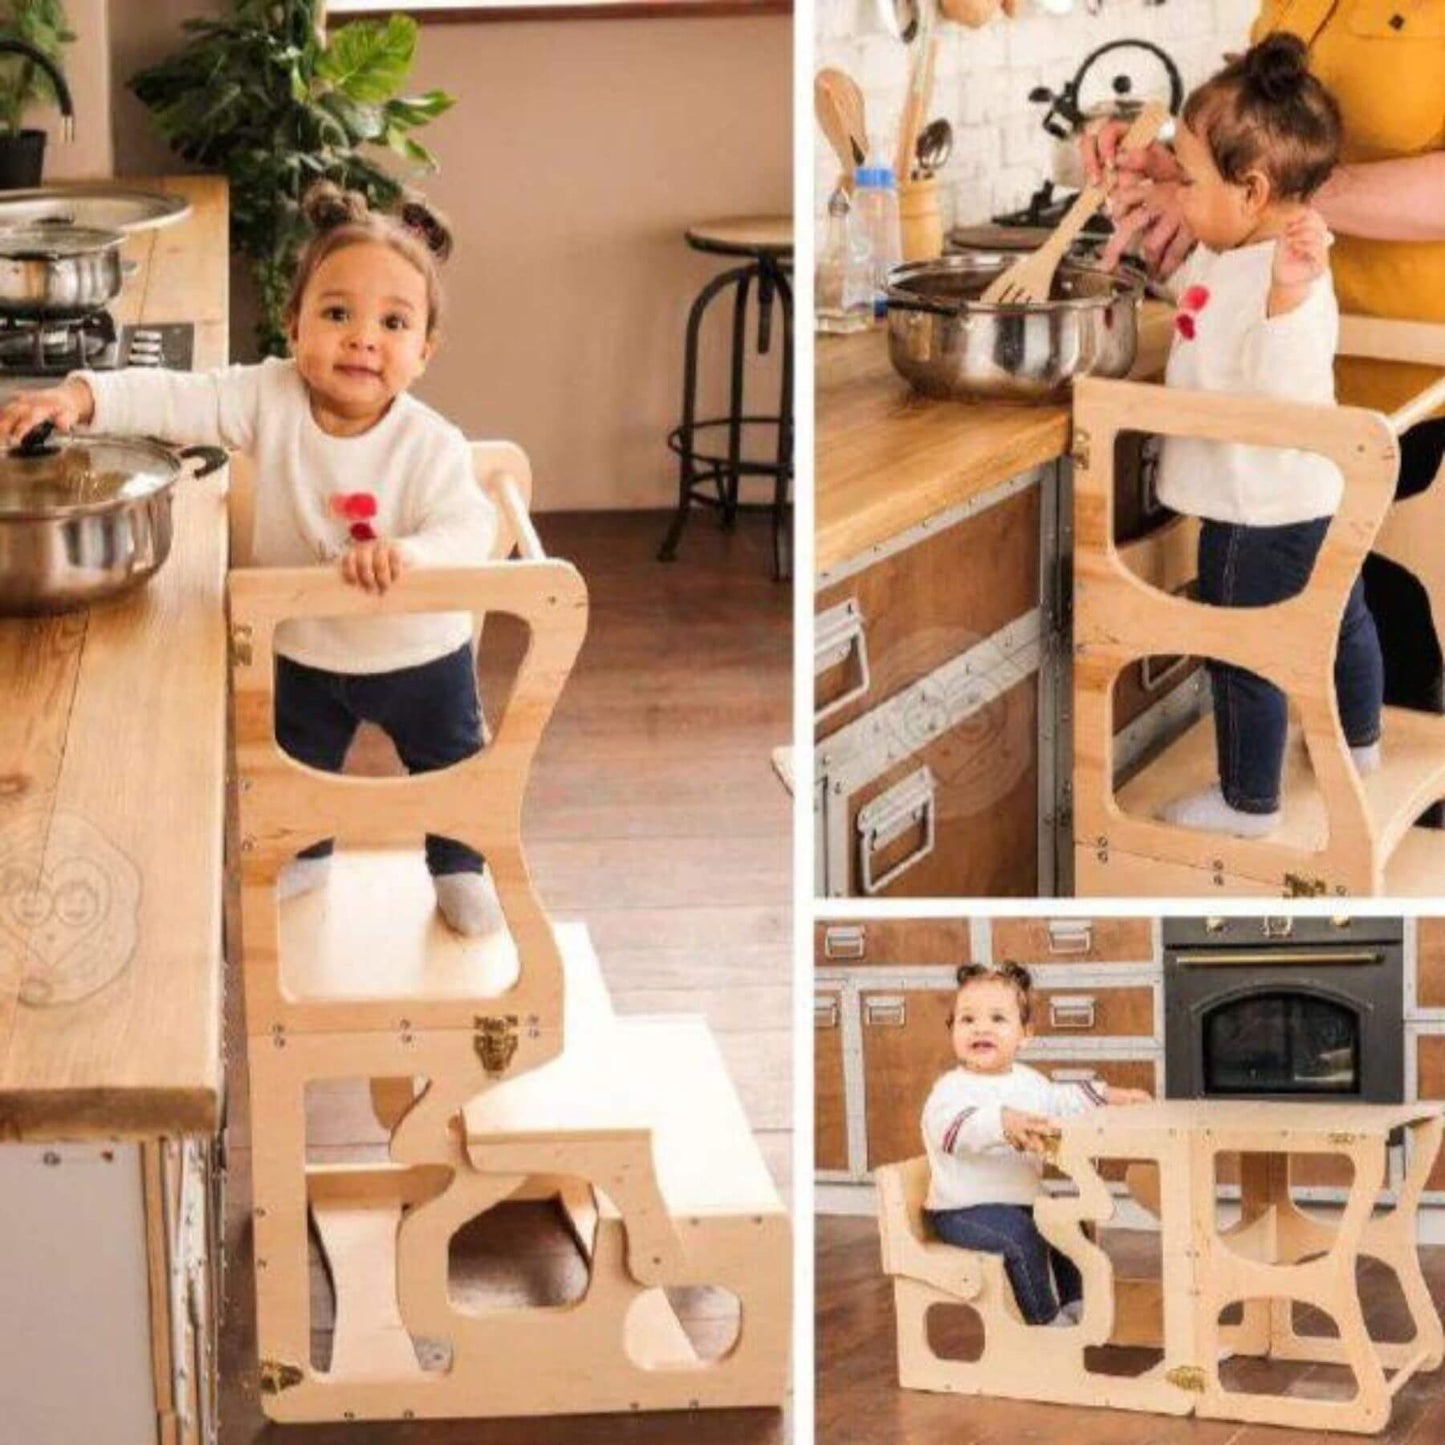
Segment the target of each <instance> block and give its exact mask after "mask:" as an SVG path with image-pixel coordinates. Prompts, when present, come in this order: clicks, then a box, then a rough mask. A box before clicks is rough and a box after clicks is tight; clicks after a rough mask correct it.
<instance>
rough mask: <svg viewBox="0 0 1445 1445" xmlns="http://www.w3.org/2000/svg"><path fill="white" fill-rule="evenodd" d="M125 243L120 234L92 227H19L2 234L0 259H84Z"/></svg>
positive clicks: (0, 233)
mask: <svg viewBox="0 0 1445 1445" xmlns="http://www.w3.org/2000/svg"><path fill="white" fill-rule="evenodd" d="M123 240H125V237H124V236H122V235H121V233H120V232H119V231H100V230H96V229H94V228H92V227H89V226H44V225H41V226H16V227H15V228H14V229H13V230H0V256H9V257H11V258H12V259H14V260H17V261H27V260H32V259H34V260H42V261H44V260H50V259H52V258H57V257H61V256H85V255H88V254H90V253H91V252H93V251H108V250H109V249H110V248H111V247H112V246H119V245H120V243H121V242H122V241H123Z"/></svg>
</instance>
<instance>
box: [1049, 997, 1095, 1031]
mask: <svg viewBox="0 0 1445 1445" xmlns="http://www.w3.org/2000/svg"><path fill="white" fill-rule="evenodd" d="M1049 1026H1050V1027H1051V1028H1056V1029H1091V1028H1093V1027H1094V996H1093V995H1092V994H1088V993H1060V994H1055V995H1054V997H1053V998H1051V999H1050V1000H1049Z"/></svg>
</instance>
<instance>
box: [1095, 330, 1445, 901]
mask: <svg viewBox="0 0 1445 1445" xmlns="http://www.w3.org/2000/svg"><path fill="white" fill-rule="evenodd" d="M1340 349H1341V352H1342V353H1343V354H1345V355H1353V356H1365V357H1372V358H1377V359H1382V360H1389V361H1418V362H1424V363H1426V364H1428V365H1431V366H1435V367H1440V368H1442V369H1445V326H1430V325H1423V324H1419V323H1414V322H1390V321H1373V320H1371V321H1364V320H1361V319H1359V318H1347V320H1346V324H1345V325H1344V326H1343V328H1342V331H1341V348H1340ZM1442 404H1445V378H1441V379H1440V380H1439V381H1437V382H1435V383H1434V384H1433V385H1432V386H1430V387H1429V388H1427V389H1426V390H1425V391H1424V392H1422V393H1421V394H1420V395H1419V396H1417V397H1415V398H1414V399H1413V400H1412V401H1410V402H1408V403H1407V404H1406V405H1405V406H1403V407H1401V408H1400V409H1399V410H1398V411H1396V412H1395V413H1393V414H1392V415H1390V416H1384V415H1382V414H1381V413H1379V412H1374V411H1368V410H1365V409H1363V408H1358V407H1346V406H1340V407H1321V406H1304V405H1297V404H1287V403H1284V402H1278V401H1274V400H1270V399H1257V398H1250V397H1239V396H1225V395H1219V394H1215V393H1208V392H1183V391H1175V390H1165V389H1164V388H1161V387H1158V386H1146V385H1141V384H1139V383H1135V382H1117V381H1102V380H1099V379H1097V378H1092V377H1091V378H1087V379H1085V380H1083V381H1080V382H1079V383H1077V385H1076V386H1075V390H1074V442H1073V458H1074V713H1075V724H1074V728H1075V731H1074V840H1075V841H1074V848H1075V853H1074V880H1075V890H1076V892H1077V893H1078V894H1079V895H1080V896H1086V897H1092V896H1103V895H1113V896H1150V897H1167V896H1176V895H1180V894H1194V895H1199V894H1206V893H1211V892H1216V891H1219V892H1230V893H1259V894H1273V895H1275V896H1279V895H1286V896H1288V895H1302V894H1366V895H1381V894H1389V895H1392V896H1393V895H1422V894H1426V895H1435V894H1439V893H1440V892H1442V891H1445V832H1439V831H1434V830H1428V829H1423V828H1418V827H1416V826H1414V825H1415V822H1416V819H1417V818H1418V817H1419V816H1420V814H1421V813H1422V812H1424V811H1425V810H1426V809H1427V808H1428V807H1429V806H1430V805H1431V804H1432V803H1434V802H1436V801H1437V800H1438V799H1440V798H1441V797H1445V718H1440V717H1434V716H1428V715H1422V714H1419V713H1410V712H1406V711H1404V710H1402V709H1397V708H1387V709H1386V711H1385V720H1384V738H1383V744H1382V754H1383V759H1384V762H1383V766H1382V767H1381V769H1380V771H1379V772H1378V773H1375V774H1373V775H1371V776H1370V777H1368V778H1364V779H1362V778H1360V777H1359V776H1358V775H1357V773H1356V772H1355V769H1354V766H1353V764H1352V763H1351V761H1350V756H1349V750H1348V748H1347V746H1346V744H1345V739H1344V735H1343V733H1342V732H1341V730H1340V723H1339V716H1338V710H1337V707H1336V703H1335V688H1334V662H1335V651H1336V644H1337V641H1338V635H1339V626H1340V618H1341V617H1342V616H1343V613H1344V607H1345V600H1346V598H1347V596H1348V595H1349V590H1350V588H1351V586H1352V585H1353V583H1354V580H1355V578H1356V577H1357V576H1358V575H1359V572H1360V568H1361V567H1362V565H1363V563H1364V559H1365V555H1366V553H1367V552H1369V551H1370V550H1371V548H1372V547H1373V548H1374V549H1375V550H1376V551H1378V552H1380V553H1381V554H1383V555H1385V556H1387V557H1390V558H1392V559H1393V560H1396V561H1398V562H1399V563H1400V564H1401V565H1403V566H1405V567H1407V568H1409V569H1410V570H1411V571H1413V572H1414V573H1415V574H1416V576H1417V577H1418V578H1419V579H1420V581H1421V582H1422V583H1423V585H1424V587H1425V590H1426V593H1427V594H1428V596H1429V598H1430V600H1431V604H1432V608H1433V610H1434V616H1435V619H1436V624H1437V627H1438V626H1439V625H1440V624H1441V623H1442V621H1445V552H1442V550H1441V549H1440V548H1439V547H1438V546H1436V545H1434V544H1435V542H1436V540H1437V539H1438V538H1439V537H1441V536H1442V535H1445V485H1442V483H1441V482H1440V481H1439V480H1437V481H1436V482H1435V483H1434V484H1433V485H1432V486H1430V487H1429V488H1427V489H1426V490H1425V491H1424V492H1421V493H1419V494H1418V495H1416V496H1414V497H1411V498H1408V499H1407V500H1405V501H1403V502H1399V503H1395V502H1394V500H1393V499H1394V490H1395V483H1396V476H1397V472H1398V469H1399V437H1400V436H1401V435H1402V434H1403V433H1404V432H1405V431H1407V430H1408V429H1409V428H1410V427H1411V426H1413V425H1414V424H1415V423H1416V422H1418V421H1421V420H1423V419H1424V418H1425V417H1427V416H1429V415H1430V414H1431V413H1432V412H1433V411H1435V410H1436V409H1437V408H1438V407H1440V406H1441V405H1442ZM1141 427H1147V429H1148V430H1149V431H1150V432H1154V433H1160V434H1164V435H1168V436H1188V437H1202V438H1207V439H1211V440H1215V441H1221V442H1223V441H1229V442H1239V443H1247V444H1250V445H1256V446H1291V447H1298V446H1301V445H1305V446H1308V448H1309V449H1310V450H1312V451H1316V452H1318V453H1320V454H1321V455H1323V456H1326V457H1328V458H1329V459H1330V460H1332V461H1333V462H1335V464H1336V465H1337V466H1338V467H1339V468H1340V470H1341V472H1343V474H1344V477H1345V489H1344V495H1343V499H1342V500H1341V503H1340V508H1339V511H1338V512H1337V513H1336V515H1335V518H1334V520H1333V522H1332V523H1331V525H1330V528H1329V532H1328V534H1327V535H1326V537H1325V541H1324V544H1323V546H1322V547H1321V548H1320V552H1319V556H1318V558H1317V560H1316V562H1315V566H1314V571H1313V573H1312V574H1311V576H1310V580H1309V582H1308V584H1307V585H1306V587H1305V589H1304V590H1303V591H1302V592H1301V593H1299V594H1298V595H1297V596H1295V597H1292V598H1290V599H1288V600H1287V601H1284V602H1280V603H1277V604H1275V605H1274V606H1272V607H1261V608H1251V609H1248V610H1247V611H1244V610H1236V609H1227V608H1216V607H1209V606H1206V605H1205V604H1203V603H1199V602H1194V601H1191V600H1189V599H1188V598H1187V597H1185V596H1183V595H1181V594H1182V589H1183V588H1184V587H1185V586H1186V585H1187V583H1188V582H1189V581H1190V580H1191V579H1192V578H1193V576H1194V573H1195V566H1194V538H1195V536H1196V534H1197V524H1196V523H1195V522H1194V521H1193V520H1192V519H1190V518H1178V519H1176V520H1175V521H1173V522H1171V523H1169V524H1168V525H1166V526H1165V527H1164V528H1163V529H1161V530H1160V531H1158V532H1155V533H1153V534H1151V535H1150V536H1148V537H1146V538H1143V539H1141V540H1139V541H1136V542H1133V543H1130V544H1127V545H1125V546H1116V545H1115V542H1114V471H1115V445H1116V442H1117V439H1118V437H1119V436H1120V434H1121V433H1126V432H1129V431H1137V430H1139V429H1140V428H1141ZM1189 655H1193V656H1198V657H1209V658H1216V659H1218V660H1221V661H1224V662H1229V663H1233V664H1235V665H1236V666H1239V667H1245V668H1248V669H1249V670H1250V671H1251V672H1255V673H1258V674H1259V675H1260V676H1262V677H1266V678H1268V679H1269V681H1271V682H1273V683H1274V684H1275V685H1276V686H1277V687H1279V688H1281V689H1282V690H1283V691H1284V692H1285V693H1286V695H1287V696H1288V698H1289V700H1290V704H1291V707H1292V709H1293V711H1294V713H1295V715H1296V722H1295V726H1294V727H1293V729H1292V732H1291V738H1290V745H1289V750H1288V757H1287V763H1286V777H1285V782H1284V816H1283V819H1282V823H1281V826H1280V827H1279V828H1278V829H1277V830H1276V831H1275V832H1274V833H1273V834H1271V835H1270V836H1269V837H1267V838H1263V839H1243V838H1229V837H1224V836H1222V835H1218V834H1206V833H1200V832H1197V831H1194V830H1191V829H1187V828H1180V827H1177V826H1175V825H1172V824H1169V823H1165V822H1163V821H1161V820H1160V819H1159V818H1158V817H1157V816H1156V814H1157V811H1158V809H1159V808H1160V807H1162V806H1163V804H1164V803H1166V802H1168V801H1169V800H1171V799H1173V798H1176V797H1180V796H1182V795H1184V794H1187V793H1190V792H1191V791H1195V790H1197V789H1199V788H1202V787H1205V786H1207V785H1208V784H1209V783H1211V782H1212V781H1215V780H1216V778H1217V772H1216V769H1215V764H1214V754H1213V746H1214V744H1213V730H1212V724H1211V723H1210V722H1209V721H1208V720H1205V721H1202V722H1200V723H1198V724H1197V725H1196V726H1195V727H1194V728H1193V729H1191V730H1190V731H1189V732H1187V733H1186V734H1185V735H1184V736H1183V737H1181V738H1179V739H1177V740H1175V742H1173V743H1172V744H1170V745H1168V746H1166V747H1165V748H1164V749H1163V751H1162V752H1160V754H1159V755H1158V756H1157V757H1156V758H1154V759H1153V760H1152V761H1151V762H1149V763H1148V764H1147V765H1146V766H1145V767H1144V768H1143V769H1142V770H1141V771H1140V772H1139V773H1138V774H1137V775H1136V776H1135V777H1134V778H1133V779H1131V780H1130V781H1129V782H1128V783H1127V785H1126V786H1124V787H1123V788H1121V789H1119V791H1118V792H1117V795H1116V790H1115V789H1116V772H1117V770H1116V766H1115V758H1114V745H1115V736H1114V732H1115V723H1114V709H1113V691H1114V683H1115V680H1116V679H1117V678H1118V676H1119V674H1120V672H1121V671H1122V670H1123V669H1124V668H1126V667H1128V666H1130V665H1131V664H1133V663H1135V662H1138V661H1139V660H1140V659H1141V658H1146V657H1164V656H1169V657H1172V656H1189Z"/></svg>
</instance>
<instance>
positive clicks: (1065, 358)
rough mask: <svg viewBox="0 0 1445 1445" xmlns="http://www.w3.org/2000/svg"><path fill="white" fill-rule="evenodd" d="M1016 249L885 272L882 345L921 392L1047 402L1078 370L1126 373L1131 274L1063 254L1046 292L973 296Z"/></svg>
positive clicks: (1134, 323)
mask: <svg viewBox="0 0 1445 1445" xmlns="http://www.w3.org/2000/svg"><path fill="white" fill-rule="evenodd" d="M1015 260H1017V255H1016V254H1015V255H1008V254H1005V253H1002V252H994V251H970V252H965V253H963V254H961V255H953V256H940V257H938V258H937V259H935V260H932V261H913V262H910V263H908V264H907V265H905V266H899V267H897V268H896V269H895V270H894V271H892V272H891V273H890V275H889V278H888V280H889V286H888V355H889V358H890V359H891V360H892V362H893V366H894V368H895V369H896V370H897V371H898V373H899V375H901V376H903V377H904V378H906V379H907V380H908V381H910V382H911V383H912V384H913V385H914V386H915V387H916V388H917V389H918V390H919V391H921V392H923V393H924V394H925V395H927V396H936V397H947V398H967V397H978V398H983V399H986V400H990V401H1025V402H1053V401H1062V400H1065V399H1066V398H1067V397H1068V394H1069V385H1070V383H1071V382H1072V381H1073V379H1074V378H1075V377H1076V376H1125V375H1127V374H1128V371H1129V368H1130V367H1131V366H1133V364H1134V354H1135V350H1136V348H1137V346H1138V313H1139V301H1140V297H1141V295H1142V294H1143V293H1142V288H1141V287H1140V285H1139V282H1138V280H1137V278H1135V277H1133V276H1125V275H1116V274H1111V273H1110V272H1108V271H1103V270H1100V269H1099V268H1098V267H1095V266H1085V265H1080V264H1079V263H1077V262H1074V261H1067V260H1066V261H1065V262H1064V263H1063V264H1062V265H1061V266H1060V267H1059V270H1058V273H1057V274H1056V275H1055V277H1054V287H1053V294H1052V295H1051V297H1050V299H1049V300H1048V301H1043V302H1038V303H1034V304H1031V305H1026V306H988V305H985V304H984V303H983V302H982V301H980V300H979V297H980V296H981V295H982V294H983V292H984V290H985V289H986V288H987V286H988V284H989V282H990V281H992V280H993V279H994V277H995V276H997V275H998V274H999V272H1001V271H1002V270H1004V269H1005V267H1007V266H1009V265H1010V264H1011V263H1012V262H1013V261H1015Z"/></svg>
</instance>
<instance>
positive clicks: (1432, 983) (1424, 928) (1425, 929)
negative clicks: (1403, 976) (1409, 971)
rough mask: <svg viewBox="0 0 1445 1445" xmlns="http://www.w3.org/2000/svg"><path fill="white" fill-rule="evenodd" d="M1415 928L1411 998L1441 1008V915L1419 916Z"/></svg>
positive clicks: (1444, 995)
mask: <svg viewBox="0 0 1445 1445" xmlns="http://www.w3.org/2000/svg"><path fill="white" fill-rule="evenodd" d="M1415 928H1416V932H1415V938H1416V952H1415V1001H1416V1003H1418V1004H1419V1005H1420V1007H1421V1008H1445V918H1422V919H1420V921H1419V922H1418V923H1417V924H1416V926H1415Z"/></svg>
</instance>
